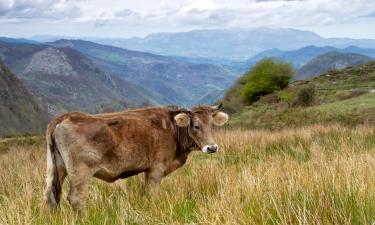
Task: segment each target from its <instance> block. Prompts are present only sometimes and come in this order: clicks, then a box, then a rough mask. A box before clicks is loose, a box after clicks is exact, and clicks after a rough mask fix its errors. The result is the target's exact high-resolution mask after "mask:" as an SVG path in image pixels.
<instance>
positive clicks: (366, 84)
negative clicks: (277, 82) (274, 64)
mask: <svg viewBox="0 0 375 225" xmlns="http://www.w3.org/2000/svg"><path fill="white" fill-rule="evenodd" d="M311 86H312V87H314V89H315V95H314V100H313V102H312V104H311V105H310V106H309V107H302V106H299V105H298V104H296V98H297V93H298V92H299V91H300V90H301V89H303V88H305V87H311ZM238 88H240V86H239V85H237V86H234V87H233V88H232V89H231V90H230V91H228V93H227V95H226V97H225V98H224V107H227V109H228V110H229V111H231V112H234V113H233V114H232V120H231V122H230V124H231V125H232V126H243V127H246V128H269V129H279V128H283V127H298V126H303V125H310V124H317V123H343V124H346V125H357V124H369V125H371V124H375V62H370V63H368V64H363V65H358V66H353V67H348V68H345V69H342V70H335V71H329V72H328V73H326V74H323V75H321V76H319V77H316V78H313V79H311V80H308V81H295V82H292V83H291V84H290V85H289V86H288V87H287V88H285V89H284V90H281V91H278V92H275V93H272V94H269V95H266V96H263V97H262V98H261V99H260V100H258V101H257V102H255V103H254V104H252V105H251V106H245V105H244V104H243V103H241V102H240V101H239V97H238V96H237V95H236V93H238ZM286 96H287V97H286Z"/></svg>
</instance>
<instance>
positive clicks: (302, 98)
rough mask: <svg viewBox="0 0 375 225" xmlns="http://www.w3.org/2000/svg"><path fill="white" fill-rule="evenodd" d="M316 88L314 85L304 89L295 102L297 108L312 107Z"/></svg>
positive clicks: (299, 92) (298, 93)
mask: <svg viewBox="0 0 375 225" xmlns="http://www.w3.org/2000/svg"><path fill="white" fill-rule="evenodd" d="M315 92H316V90H315V87H314V86H312V85H308V86H304V87H302V88H301V89H300V90H299V91H298V92H297V96H296V98H295V100H294V104H293V105H295V106H303V107H308V106H311V105H312V103H313V102H314V98H315Z"/></svg>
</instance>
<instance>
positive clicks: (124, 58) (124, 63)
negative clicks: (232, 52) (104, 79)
mask: <svg viewBox="0 0 375 225" xmlns="http://www.w3.org/2000/svg"><path fill="white" fill-rule="evenodd" d="M49 44H50V45H52V46H55V47H67V46H68V47H71V48H74V49H76V50H78V51H80V52H82V53H83V54H85V55H87V56H88V57H89V58H90V59H91V60H92V61H93V62H94V63H95V64H96V65H98V66H99V67H100V68H101V69H103V70H106V71H109V72H111V73H113V74H115V75H117V76H118V77H120V78H122V79H124V80H127V81H130V82H131V83H134V84H136V85H138V87H139V88H140V90H142V91H143V92H145V93H147V94H148V95H149V96H152V97H153V99H156V100H157V101H158V102H159V103H161V104H165V105H166V104H177V105H186V106H189V105H191V104H194V103H196V102H197V101H198V100H199V99H200V98H202V97H203V96H205V95H207V94H208V93H211V92H213V91H221V90H224V89H226V88H228V87H229V86H230V85H232V83H233V82H234V80H235V79H236V76H235V75H234V74H233V73H231V72H229V70H227V69H225V68H224V67H223V66H218V65H212V64H206V63H204V64H199V63H191V62H187V61H185V60H181V59H180V58H177V57H166V56H160V55H155V54H151V53H144V52H138V51H129V50H125V49H122V48H117V47H113V46H106V45H101V44H97V43H93V42H89V41H82V40H58V41H55V42H52V43H49ZM145 89H146V90H145ZM219 97H220V96H218V97H217V99H218V98H219Z"/></svg>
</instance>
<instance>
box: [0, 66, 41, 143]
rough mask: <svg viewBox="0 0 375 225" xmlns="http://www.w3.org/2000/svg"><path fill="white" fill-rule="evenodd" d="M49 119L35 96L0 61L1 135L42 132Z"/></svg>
mask: <svg viewBox="0 0 375 225" xmlns="http://www.w3.org/2000/svg"><path fill="white" fill-rule="evenodd" d="M47 120H48V116H47V114H46V113H45V112H44V111H43V110H42V109H41V108H40V107H39V105H38V104H37V102H36V101H35V99H34V97H33V96H32V95H31V94H30V93H29V92H28V91H27V90H26V88H25V87H24V85H23V84H22V82H21V81H20V80H19V79H18V78H17V77H16V76H15V75H14V74H13V73H12V72H11V71H10V70H9V69H8V68H7V67H6V66H5V65H4V64H3V63H2V62H1V61H0V126H1V129H0V136H5V135H14V134H25V133H40V132H42V131H44V129H45V126H46V123H47Z"/></svg>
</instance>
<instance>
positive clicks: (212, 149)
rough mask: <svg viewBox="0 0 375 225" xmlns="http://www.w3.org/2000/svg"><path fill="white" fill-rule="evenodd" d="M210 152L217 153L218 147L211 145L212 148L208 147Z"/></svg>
mask: <svg viewBox="0 0 375 225" xmlns="http://www.w3.org/2000/svg"><path fill="white" fill-rule="evenodd" d="M208 150H209V151H210V152H216V151H217V145H210V146H209V147H208Z"/></svg>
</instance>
